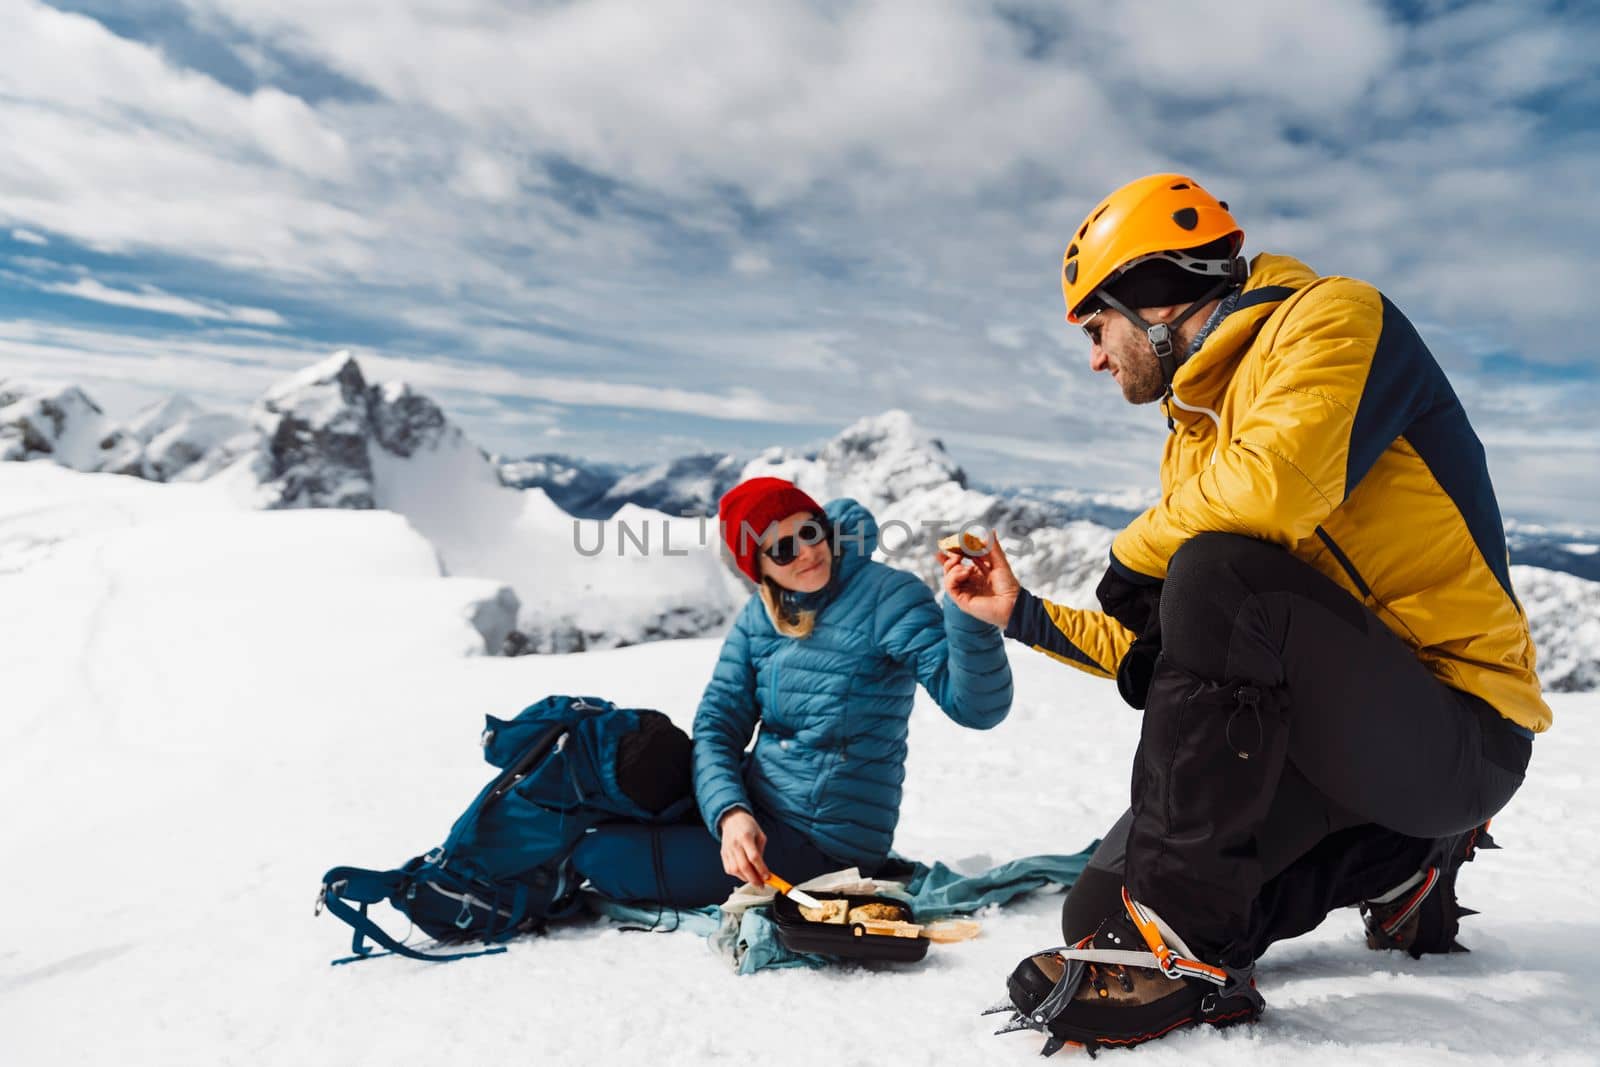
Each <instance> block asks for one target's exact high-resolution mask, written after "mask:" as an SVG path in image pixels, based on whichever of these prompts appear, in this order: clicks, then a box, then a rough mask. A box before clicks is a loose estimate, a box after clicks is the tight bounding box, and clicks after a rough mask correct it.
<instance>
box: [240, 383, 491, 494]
mask: <svg viewBox="0 0 1600 1067" xmlns="http://www.w3.org/2000/svg"><path fill="white" fill-rule="evenodd" d="M252 415H253V421H254V423H255V425H256V427H257V428H258V429H259V430H260V432H261V435H262V442H261V444H260V446H259V450H260V454H259V456H258V459H257V469H258V474H259V477H260V479H261V482H262V485H263V487H264V488H265V490H266V496H267V498H268V500H269V506H271V507H279V508H302V507H333V508H373V507H383V506H386V505H385V504H384V502H383V501H382V500H380V499H379V498H380V496H382V495H383V493H382V492H380V490H379V488H378V482H379V481H381V482H382V483H383V485H384V487H395V488H396V491H402V490H400V489H399V488H398V487H399V486H401V485H402V484H403V483H404V481H405V475H404V473H403V469H397V468H394V467H393V465H392V464H389V465H387V466H386V467H385V471H384V476H383V478H381V479H378V478H376V477H375V468H374V463H375V462H376V461H378V460H380V459H383V460H385V462H387V460H388V459H399V460H408V459H411V458H413V457H416V456H419V455H420V454H422V453H430V454H431V453H433V452H436V451H439V450H441V449H446V450H448V451H449V452H451V454H452V455H459V456H460V457H462V458H460V459H458V460H452V462H453V463H456V465H457V474H459V475H461V476H463V477H469V478H470V480H474V481H483V480H488V481H490V482H493V480H494V476H493V472H492V470H491V469H490V468H489V466H488V459H487V457H485V456H483V455H482V453H480V452H479V451H478V450H477V449H476V448H473V447H472V446H471V445H470V444H468V443H467V441H466V438H465V436H464V435H463V434H462V433H461V431H460V430H459V429H457V428H456V427H455V426H454V425H452V424H451V423H450V421H449V420H448V419H447V418H445V414H444V411H443V410H441V409H440V407H439V405H438V404H435V403H434V402H433V401H432V400H430V399H428V398H427V397H425V396H423V395H422V394H420V393H418V392H416V391H415V390H413V389H412V388H411V387H410V386H409V385H407V384H405V383H404V382H384V383H381V384H378V385H369V384H368V383H367V379H366V376H365V375H364V374H362V372H361V366H360V364H359V363H357V362H356V359H355V357H354V356H352V355H351V354H350V353H348V352H339V353H336V354H335V355H333V356H331V357H329V358H328V359H325V360H323V361H321V362H320V363H316V364H314V365H312V366H310V367H307V368H306V369H305V370H303V371H300V372H299V373H297V374H294V375H291V376H290V377H288V378H286V379H284V380H283V381H281V382H279V383H278V384H277V385H275V386H273V387H272V388H271V389H269V390H267V393H266V395H265V396H263V397H262V399H261V401H260V403H259V404H257V405H256V408H255V410H254V412H253V413H252ZM462 464H466V465H468V466H473V467H477V466H482V467H483V468H484V471H483V472H481V473H483V474H484V477H483V478H473V477H471V475H470V473H469V472H464V471H462V470H460V469H459V468H460V466H461V465H462ZM429 469H430V471H432V468H431V467H430V468H429ZM434 473H436V472H434Z"/></svg>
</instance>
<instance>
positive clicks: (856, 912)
mask: <svg viewBox="0 0 1600 1067" xmlns="http://www.w3.org/2000/svg"><path fill="white" fill-rule="evenodd" d="M905 917H906V909H904V908H902V907H901V906H900V905H898V904H889V903H886V902H884V901H878V900H875V901H873V902H872V903H870V904H858V905H856V906H855V907H853V908H851V909H850V921H851V922H853V923H854V922H861V921H863V920H865V919H886V920H888V921H890V922H895V921H898V920H900V919H904V918H905Z"/></svg>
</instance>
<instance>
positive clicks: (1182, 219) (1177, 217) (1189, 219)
mask: <svg viewBox="0 0 1600 1067" xmlns="http://www.w3.org/2000/svg"><path fill="white" fill-rule="evenodd" d="M1172 221H1173V222H1176V223H1177V224H1178V225H1179V226H1180V227H1181V228H1183V229H1185V230H1192V229H1194V228H1195V227H1196V226H1198V225H1200V213H1199V212H1198V211H1196V210H1195V209H1194V208H1192V207H1185V208H1179V209H1178V210H1177V211H1174V212H1173V213H1172Z"/></svg>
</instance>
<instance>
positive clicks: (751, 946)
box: [588, 842, 1098, 974]
mask: <svg viewBox="0 0 1600 1067" xmlns="http://www.w3.org/2000/svg"><path fill="white" fill-rule="evenodd" d="M1095 844H1098V842H1095ZM1095 844H1091V845H1090V846H1089V847H1088V848H1086V849H1084V850H1083V851H1082V852H1079V853H1077V854H1076V855H1072V856H1060V855H1045V856H1024V857H1023V858H1021V859H1016V860H1012V861H1011V862H1009V863H1002V864H1001V865H1000V866H998V867H992V868H990V869H989V870H987V871H984V872H982V873H981V874H961V873H959V872H957V871H955V870H953V869H951V868H950V867H948V866H946V865H945V864H943V863H935V864H934V865H933V866H932V867H929V866H928V865H926V864H923V863H917V864H914V865H913V868H912V873H911V876H910V877H909V878H908V879H906V880H905V886H906V891H905V892H904V893H903V894H895V895H898V896H902V897H903V898H904V899H905V900H906V902H907V903H909V904H910V905H911V909H912V911H913V913H914V914H915V915H916V917H917V921H918V922H929V921H932V920H934V919H943V918H947V917H949V916H951V915H970V914H972V913H973V912H975V911H979V910H981V909H983V908H986V907H988V906H989V905H991V904H993V905H1003V904H1007V903H1009V902H1010V901H1013V900H1015V899H1017V898H1018V897H1021V896H1025V895H1027V894H1028V893H1032V892H1035V891H1036V890H1039V889H1043V888H1044V887H1046V886H1050V885H1055V886H1062V887H1067V886H1071V885H1072V883H1073V882H1074V881H1076V880H1077V877H1078V875H1079V873H1080V872H1082V870H1083V868H1084V865H1085V864H1086V863H1088V862H1089V857H1090V856H1091V855H1093V854H1094V848H1095ZM588 903H589V905H590V907H591V908H592V909H593V910H594V911H596V912H598V913H600V914H601V915H605V916H608V917H609V918H611V919H614V920H616V921H618V922H622V923H626V924H628V925H629V926H631V927H634V928H637V929H644V930H689V931H692V932H694V933H697V934H700V935H701V936H703V937H706V938H708V939H709V943H710V945H711V949H712V951H713V952H715V953H717V954H718V955H719V956H721V957H722V958H723V959H724V960H725V961H726V962H727V963H728V965H729V966H730V967H731V968H733V969H734V970H736V971H737V972H738V973H740V974H753V973H754V972H756V971H760V970H765V969H766V968H769V967H823V966H826V965H827V964H828V963H829V960H828V959H827V958H826V957H824V956H813V955H810V954H808V953H803V952H791V951H789V950H788V949H787V948H785V947H784V946H783V944H782V943H781V942H780V941H779V940H778V928H777V926H776V925H775V924H774V923H773V922H772V919H771V917H770V915H769V913H768V911H769V910H768V909H767V908H766V907H753V908H749V909H747V910H745V911H744V912H743V913H742V914H728V915H724V914H723V912H722V909H721V908H718V907H709V908H697V909H692V910H682V911H673V910H671V909H668V910H665V911H663V910H660V909H657V908H654V907H648V906H646V907H639V906H637V905H631V904H618V903H616V902H614V901H609V900H605V899H602V898H600V897H591V898H590V899H589V901H588Z"/></svg>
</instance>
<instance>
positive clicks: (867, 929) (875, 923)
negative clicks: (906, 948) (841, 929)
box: [850, 919, 922, 937]
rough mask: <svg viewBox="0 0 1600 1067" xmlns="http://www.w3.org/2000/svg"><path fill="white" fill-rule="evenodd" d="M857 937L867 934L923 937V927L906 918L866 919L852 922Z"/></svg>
mask: <svg viewBox="0 0 1600 1067" xmlns="http://www.w3.org/2000/svg"><path fill="white" fill-rule="evenodd" d="M850 926H851V928H852V930H853V931H854V933H855V935H856V936H857V937H863V936H865V935H867V934H876V935H878V936H879V937H921V936H922V927H921V925H919V924H918V923H913V922H905V921H904V920H899V919H896V920H892V921H891V920H889V919H865V920H862V921H861V922H854V923H851V924H850Z"/></svg>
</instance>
